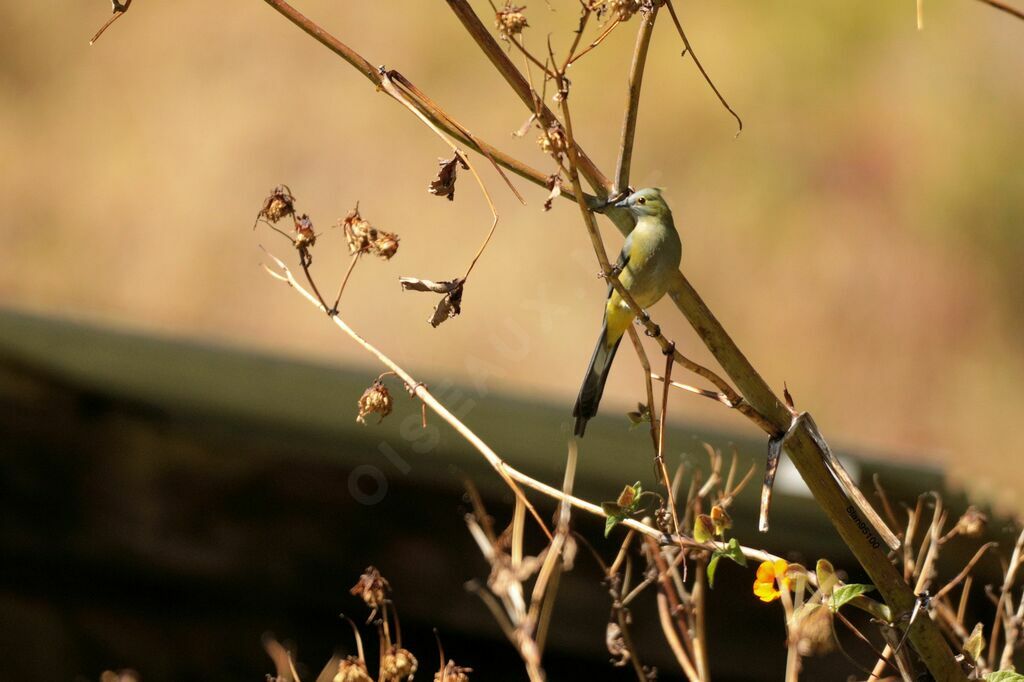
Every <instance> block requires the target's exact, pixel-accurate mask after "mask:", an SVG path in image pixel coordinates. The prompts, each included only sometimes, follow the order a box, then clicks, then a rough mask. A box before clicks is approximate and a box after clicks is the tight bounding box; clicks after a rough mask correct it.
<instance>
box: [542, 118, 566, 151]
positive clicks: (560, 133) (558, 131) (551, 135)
mask: <svg viewBox="0 0 1024 682" xmlns="http://www.w3.org/2000/svg"><path fill="white" fill-rule="evenodd" d="M537 144H539V145H540V149H541V151H542V152H544V153H545V154H548V155H550V156H553V157H555V158H556V159H561V158H562V156H563V155H564V154H565V150H566V149H568V142H567V140H566V137H565V131H564V130H563V129H562V126H560V125H557V124H556V125H553V126H551V127H550V128H548V129H547V130H545V131H544V133H543V134H542V135H541V136H540V137H539V138H537Z"/></svg>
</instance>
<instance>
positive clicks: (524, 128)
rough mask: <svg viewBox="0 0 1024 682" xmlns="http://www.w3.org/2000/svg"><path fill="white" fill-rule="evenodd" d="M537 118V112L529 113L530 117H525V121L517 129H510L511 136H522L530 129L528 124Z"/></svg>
mask: <svg viewBox="0 0 1024 682" xmlns="http://www.w3.org/2000/svg"><path fill="white" fill-rule="evenodd" d="M536 120H537V114H530V118H528V119H526V123H524V124H523V125H521V126H519V130H513V131H512V137H523V136H525V135H526V133H528V132H529V131H530V126H532V125H533V122H534V121H536Z"/></svg>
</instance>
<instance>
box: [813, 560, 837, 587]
mask: <svg viewBox="0 0 1024 682" xmlns="http://www.w3.org/2000/svg"><path fill="white" fill-rule="evenodd" d="M814 573H815V575H817V577H818V589H819V590H821V593H822V594H825V595H830V594H832V590H834V589H835V586H836V584H837V583H838V582H839V579H838V578H836V569H835V568H833V567H832V562H831V561H829V560H828V559H818V563H817V564H816V565H815V567H814Z"/></svg>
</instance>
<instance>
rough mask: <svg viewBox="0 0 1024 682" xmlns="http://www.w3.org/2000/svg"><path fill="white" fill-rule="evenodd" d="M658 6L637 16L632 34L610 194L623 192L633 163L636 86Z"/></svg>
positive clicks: (640, 82) (637, 103) (641, 77)
mask: <svg viewBox="0 0 1024 682" xmlns="http://www.w3.org/2000/svg"><path fill="white" fill-rule="evenodd" d="M658 8H659V5H657V4H655V5H654V8H653V9H652V10H651V11H650V12H648V13H647V14H644V15H641V17H640V29H639V30H638V31H637V34H636V48H635V49H634V51H633V64H632V66H630V69H629V94H628V96H627V97H626V116H625V118H624V120H623V122H622V142H621V144H619V163H618V165H617V167H616V169H615V189H614V194H619V193H622V192H625V191H626V190H627V188H628V187H629V171H630V168H631V166H632V163H633V140H634V138H635V137H636V121H637V115H638V113H639V111H640V86H641V85H643V82H644V70H645V69H644V67H645V66H646V64H647V51H648V48H650V46H651V36H652V35H653V34H654V21H655V19H657V18H658Z"/></svg>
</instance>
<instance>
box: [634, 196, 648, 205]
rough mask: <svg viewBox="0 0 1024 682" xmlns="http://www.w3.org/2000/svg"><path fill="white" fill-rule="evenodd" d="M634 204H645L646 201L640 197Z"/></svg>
mask: <svg viewBox="0 0 1024 682" xmlns="http://www.w3.org/2000/svg"><path fill="white" fill-rule="evenodd" d="M636 203H638V204H646V203H647V199H646V198H644V197H640V198H639V199H637V200H636Z"/></svg>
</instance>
